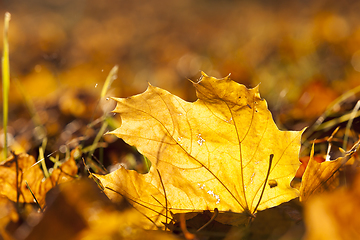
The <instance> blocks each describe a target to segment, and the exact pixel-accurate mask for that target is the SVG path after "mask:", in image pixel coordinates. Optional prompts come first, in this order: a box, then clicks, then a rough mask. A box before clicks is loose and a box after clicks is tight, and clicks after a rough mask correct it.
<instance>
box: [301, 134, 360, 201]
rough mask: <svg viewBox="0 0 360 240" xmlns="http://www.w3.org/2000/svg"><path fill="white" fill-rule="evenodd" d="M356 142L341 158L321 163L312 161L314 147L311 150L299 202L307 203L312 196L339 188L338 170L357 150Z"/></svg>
mask: <svg viewBox="0 0 360 240" xmlns="http://www.w3.org/2000/svg"><path fill="white" fill-rule="evenodd" d="M359 144H360V141H358V142H357V143H356V144H355V145H354V146H353V147H352V148H351V149H350V150H349V151H348V152H346V153H345V155H344V156H343V157H339V158H337V159H335V160H333V161H325V162H322V163H319V162H317V161H316V160H314V145H313V147H312V149H311V153H310V159H309V163H308V165H307V167H306V170H305V172H304V175H303V177H302V182H301V186H300V201H302V202H303V201H307V200H308V199H309V197H311V196H312V195H314V194H317V193H321V192H324V191H327V190H333V189H335V188H336V187H338V186H339V178H338V174H339V172H338V170H339V169H340V168H341V167H342V166H344V164H345V163H346V162H347V161H348V160H349V159H350V158H351V156H352V155H353V154H354V153H355V152H356V151H357V149H358V148H359Z"/></svg>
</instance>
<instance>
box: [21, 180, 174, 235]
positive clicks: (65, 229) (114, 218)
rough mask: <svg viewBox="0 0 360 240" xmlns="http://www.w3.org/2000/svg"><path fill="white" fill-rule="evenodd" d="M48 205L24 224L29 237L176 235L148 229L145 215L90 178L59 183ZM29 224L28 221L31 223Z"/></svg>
mask: <svg viewBox="0 0 360 240" xmlns="http://www.w3.org/2000/svg"><path fill="white" fill-rule="evenodd" d="M46 205H47V208H46V210H45V211H44V213H43V214H42V216H40V218H38V219H37V221H32V222H35V223H32V224H30V225H31V226H30V227H31V228H30V229H29V227H27V228H21V230H22V231H23V232H22V234H24V235H27V237H26V239H27V240H31V239H52V240H57V239H59V240H61V239H68V240H75V239H79V240H80V239H87V240H95V239H99V240H100V239H139V240H140V239H160V240H161V239H162V240H174V239H175V237H174V236H171V235H169V234H165V233H163V232H159V231H152V232H144V230H143V229H142V228H141V224H142V222H141V218H143V216H142V215H141V214H140V213H139V212H138V211H136V210H135V209H133V208H129V207H130V205H129V204H128V203H127V202H126V201H124V202H123V203H122V204H121V206H120V205H115V204H113V203H112V202H110V200H109V199H108V198H107V197H106V196H105V195H104V194H103V193H102V192H101V191H100V190H99V188H98V187H97V186H96V184H95V183H94V182H93V181H91V180H89V179H81V180H75V181H71V182H67V183H64V184H61V185H58V186H56V187H55V188H53V189H51V190H50V191H49V192H48V194H47V196H46ZM27 224H28V223H27Z"/></svg>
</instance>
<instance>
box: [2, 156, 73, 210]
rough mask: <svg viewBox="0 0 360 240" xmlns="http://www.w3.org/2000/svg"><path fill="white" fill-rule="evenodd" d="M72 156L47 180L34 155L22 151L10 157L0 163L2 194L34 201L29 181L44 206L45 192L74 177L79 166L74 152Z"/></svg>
mask: <svg viewBox="0 0 360 240" xmlns="http://www.w3.org/2000/svg"><path fill="white" fill-rule="evenodd" d="M71 156H72V157H71V158H70V159H69V160H67V161H66V162H65V163H63V164H62V165H61V166H60V167H59V168H57V169H55V170H54V171H53V173H52V174H51V176H50V177H49V178H48V179H46V180H45V181H43V178H44V174H43V172H42V171H41V169H40V168H39V166H38V165H34V164H35V162H36V161H35V159H34V157H33V156H30V155H28V154H25V153H22V154H20V155H16V156H11V157H9V158H8V160H7V161H6V162H5V163H3V164H1V165H0V195H2V196H6V197H7V198H9V199H10V200H11V201H14V202H26V203H33V202H34V197H33V196H32V194H31V192H30V191H29V189H28V188H27V186H26V182H27V183H28V185H29V186H30V189H31V191H32V192H33V193H34V195H35V197H36V199H37V201H38V202H39V204H40V206H41V207H43V206H44V205H45V194H46V193H47V192H48V191H49V190H50V189H51V188H53V187H54V186H56V185H57V184H59V183H62V182H66V181H70V180H72V179H74V177H75V175H76V173H77V171H78V168H77V166H76V163H75V160H74V158H73V154H72V155H71ZM16 169H18V171H16ZM25 181H26V182H25Z"/></svg>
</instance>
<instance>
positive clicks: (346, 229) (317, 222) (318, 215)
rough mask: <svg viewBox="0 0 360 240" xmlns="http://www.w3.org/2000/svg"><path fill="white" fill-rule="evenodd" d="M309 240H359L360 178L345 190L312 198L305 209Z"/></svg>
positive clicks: (307, 238)
mask: <svg viewBox="0 0 360 240" xmlns="http://www.w3.org/2000/svg"><path fill="white" fill-rule="evenodd" d="M305 223H306V228H307V233H306V237H305V239H306V240H328V239H332V240H353V239H360V229H359V226H360V174H357V177H356V179H355V181H354V183H353V185H352V187H351V188H350V189H346V188H345V187H343V188H340V189H337V190H336V191H334V192H331V193H326V194H325V193H324V194H320V195H317V196H314V197H313V198H311V199H310V200H309V201H308V202H307V204H306V205H305Z"/></svg>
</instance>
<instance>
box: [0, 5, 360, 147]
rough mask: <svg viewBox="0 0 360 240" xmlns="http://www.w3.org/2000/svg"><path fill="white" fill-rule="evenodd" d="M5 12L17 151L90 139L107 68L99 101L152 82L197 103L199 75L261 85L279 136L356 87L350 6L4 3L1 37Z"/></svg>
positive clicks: (359, 62)
mask: <svg viewBox="0 0 360 240" xmlns="http://www.w3.org/2000/svg"><path fill="white" fill-rule="evenodd" d="M6 11H8V12H10V13H11V22H10V30H9V43H10V68H11V87H10V115H9V118H10V120H9V125H10V128H9V132H10V134H11V137H12V139H13V141H12V144H13V147H14V146H15V144H16V146H17V147H16V149H19V151H20V150H21V151H26V152H31V151H34V152H36V151H37V149H38V147H39V145H40V144H41V142H42V139H43V138H44V136H47V138H48V146H50V149H49V150H48V151H49V152H51V151H55V150H58V149H59V148H60V147H61V146H63V145H64V144H67V143H68V142H69V141H71V140H72V139H75V138H76V137H80V136H84V135H87V136H95V135H96V129H94V128H89V125H88V124H90V123H92V121H94V119H96V118H98V117H99V116H102V115H103V113H104V112H106V111H107V112H109V111H110V110H111V109H112V107H113V106H114V103H113V102H111V101H104V102H105V103H102V102H101V103H100V107H98V106H99V101H100V99H99V98H100V92H101V89H102V86H103V84H104V81H105V79H106V77H107V75H108V73H109V71H110V69H111V68H112V67H113V66H115V65H118V67H119V70H118V74H117V79H116V80H115V81H114V82H113V84H112V86H111V88H110V90H109V91H108V93H107V96H114V97H128V96H131V95H134V94H138V93H141V92H143V91H145V90H146V88H147V83H148V82H150V83H151V84H152V85H154V86H157V87H161V88H164V89H166V90H168V91H170V92H171V93H173V94H175V95H178V96H180V97H182V98H183V99H185V100H188V101H194V100H196V96H195V91H194V89H193V87H192V84H191V82H190V81H189V80H188V79H191V80H194V81H196V80H197V79H198V78H199V76H200V70H201V71H204V72H205V73H207V74H208V75H211V76H214V77H218V78H221V77H225V76H227V75H228V74H231V78H232V79H233V80H235V81H237V82H239V83H242V84H245V85H246V86H247V87H255V86H256V85H258V84H260V93H261V96H262V97H263V98H265V99H266V100H267V101H268V104H269V108H270V109H271V111H272V112H273V115H274V119H275V121H276V122H277V124H278V125H279V126H280V128H281V129H283V130H285V129H291V130H300V129H302V128H303V127H305V126H309V125H311V124H312V123H313V122H314V121H315V120H316V119H317V118H318V117H319V116H320V115H321V114H322V113H323V112H324V111H325V110H326V109H327V108H328V106H329V105H330V104H331V103H332V102H333V101H334V100H335V99H336V98H337V97H339V96H340V95H341V94H343V93H346V92H347V91H350V90H352V89H354V88H356V87H357V86H358V85H360V80H359V79H360V17H359V12H360V2H358V1H350V0H348V1H347V0H344V1H336V0H319V1H308V0H305V1H304V0H301V1H300V0H298V1H281V0H280V1H275V2H274V1H271V2H270V1H266V0H263V1H262V0H258V1H250V0H248V1H246V0H244V1H235V0H224V1H215V0H197V1H191V0H173V1H164V0H138V1H125V0H117V1H109V0H103V1H86V0H77V1H70V0H16V1H13V0H1V1H0V16H2V17H1V18H0V19H1V22H0V28H1V29H0V30H1V32H2V28H3V16H4V14H5V12H6ZM0 41H1V46H0V48H2V38H1V40H0ZM357 99H359V96H358V95H356V93H355V94H353V96H352V97H350V98H349V99H348V102H349V104H348V105H341V106H340V105H339V106H337V107H338V108H337V109H333V111H335V112H336V111H338V112H339V114H340V115H341V114H342V113H343V111H348V110H351V109H352V108H353V107H354V105H355V103H356V101H357ZM103 105H104V106H103ZM105 105H106V106H105ZM107 105H110V106H107ZM1 108H2V106H1ZM344 109H345V110H344ZM355 122H356V121H355ZM39 126H41V127H39ZM109 142H111V141H110V140H109Z"/></svg>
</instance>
